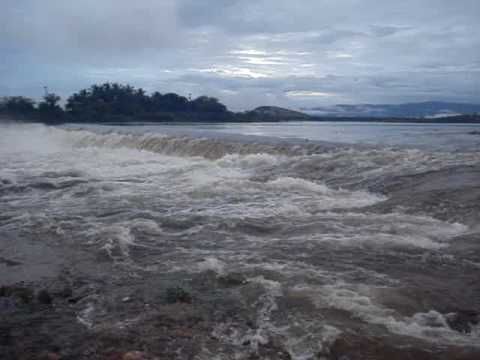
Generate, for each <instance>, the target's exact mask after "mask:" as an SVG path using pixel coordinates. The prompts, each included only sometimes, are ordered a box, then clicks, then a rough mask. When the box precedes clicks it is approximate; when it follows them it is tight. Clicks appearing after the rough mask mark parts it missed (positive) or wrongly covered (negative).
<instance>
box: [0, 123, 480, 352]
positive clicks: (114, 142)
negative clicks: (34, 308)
mask: <svg viewBox="0 0 480 360" xmlns="http://www.w3.org/2000/svg"><path fill="white" fill-rule="evenodd" d="M242 126H243V127H242ZM242 126H237V125H231V126H229V125H222V126H218V125H212V126H203V127H202V126H197V127H196V126H194V125H192V126H185V127H176V126H173V125H165V126H162V125H148V126H115V125H107V126H99V125H89V126H86V125H85V126H81V125H68V126H57V127H54V126H45V125H40V124H15V123H10V124H4V125H1V126H0V280H1V283H0V285H9V286H10V285H12V284H18V283H20V282H22V281H23V282H24V284H28V286H31V287H33V288H35V289H40V288H41V289H47V290H48V291H49V292H50V293H52V294H55V293H60V292H61V291H62V289H65V288H68V289H69V294H67V295H66V296H65V297H60V296H58V297H54V299H53V303H54V305H55V307H54V308H53V310H52V309H50V310H42V311H44V312H42V314H43V315H41V316H45V318H42V319H43V320H42V321H43V324H44V325H42V326H43V328H42V329H48V331H47V330H45V331H43V333H42V334H43V335H42V336H43V337H42V338H41V339H42V340H41V341H42V342H43V343H46V344H51V345H52V346H55V347H58V348H61V349H65V348H68V349H69V350H68V351H70V352H69V353H68V354H69V355H70V356H72V357H74V358H75V356H77V355H78V354H84V353H85V351H86V350H85V349H87V348H88V349H90V350H91V349H94V350H91V351H93V352H92V353H91V355H90V356H91V357H90V358H97V357H96V356H98V358H104V357H103V356H106V355H105V354H106V353H107V352H108V351H110V350H108V349H110V348H122V349H124V350H132V349H143V350H144V351H147V352H150V353H152V354H157V355H158V356H159V357H160V358H162V359H163V358H166V359H170V358H172V359H177V358H178V359H254V358H259V359H264V358H265V359H267V358H268V359H305V360H306V359H321V358H324V359H340V358H341V356H347V357H346V358H348V359H357V358H358V359H375V358H383V357H386V356H388V357H390V358H392V359H396V357H395V356H400V357H398V358H399V359H400V358H404V359H408V358H422V359H449V358H452V356H453V355H452V354H455V356H458V357H457V358H458V359H474V358H477V356H480V326H479V324H478V321H479V315H478V314H479V313H480V283H479V281H478V279H480V251H479V250H480V152H479V151H478V150H479V149H480V147H479V145H480V141H479V138H478V137H475V136H474V135H468V134H467V133H468V130H469V129H468V128H462V127H448V126H443V127H441V128H440V130H439V129H436V128H434V129H433V130H432V129H429V130H428V131H430V133H429V134H430V135H428V133H427V130H426V129H425V128H418V127H415V126H413V125H404V128H402V136H398V132H395V128H390V129H385V128H382V129H381V133H380V134H379V135H378V136H377V135H370V136H369V135H368V131H371V132H372V133H374V134H378V133H376V131H378V128H375V127H374V126H373V125H372V126H370V127H368V126H367V127H363V128H361V131H360V132H358V131H353V132H351V133H349V134H346V133H345V132H344V131H345V130H344V128H342V124H338V125H333V124H331V125H329V126H330V127H329V128H324V130H325V131H324V132H320V133H319V135H318V136H311V135H309V134H312V131H315V129H314V128H313V127H314V125H309V124H303V125H302V124H300V125H299V124H296V125H286V124H270V125H268V126H267V125H248V126H246V125H242ZM289 126H290V127H289ZM292 126H295V128H293V132H292ZM335 127H336V128H335ZM332 129H333V130H332ZM335 129H336V130H335ZM317 130H318V129H317ZM325 134H327V135H328V137H325V136H326V135H325ZM449 134H450V135H449ZM452 134H453V135H452ZM343 135H345V136H343ZM347 135H348V136H347ZM428 136H430V137H429V138H428ZM376 138H379V139H381V140H382V141H374V140H375V139H376ZM425 139H427V140H428V141H426V140H425ZM172 289H175V290H174V291H177V293H181V294H183V293H186V294H188V296H183V297H182V296H177V295H178V294H177V295H175V296H177V298H174V299H173V301H172V299H171V296H170V295H171V293H172ZM169 294H170V295H169ZM169 296H170V297H169ZM1 299H2V298H1V297H0V300H1ZM72 299H73V300H72ZM0 309H1V310H3V311H2V316H4V318H3V321H4V324H7V323H9V321H11V322H12V324H14V325H11V326H13V327H12V328H15V329H16V330H15V331H17V332H18V331H23V330H21V329H23V328H24V327H29V328H30V327H31V328H33V329H35V326H37V325H32V324H33V322H32V323H30V321H31V319H32V318H31V316H32V315H31V313H30V312H29V313H28V314H27V313H25V312H22V310H21V307H18V306H17V305H12V304H10V303H8V304H7V302H6V300H5V301H3V300H2V301H0ZM45 314H47V315H45ZM36 316H40V315H38V314H37V315H36ZM20 328H21V329H20ZM19 329H20V330H19ZM0 330H1V329H0ZM12 331H13V330H12ZM35 331H36V330H35ZM59 334H61V336H60V335H59ZM23 336H24V338H25V339H30V340H25V341H31V343H29V344H30V346H31V347H33V348H35V346H37V345H35V344H37V341H40V340H39V339H38V338H36V336H40V335H31V334H30V335H25V334H24V335H23ZM4 343H5V344H6V342H4ZM5 344H2V346H3V347H0V349H3V350H4V351H10V352H11V353H9V354H13V353H14V352H15V351H17V350H15V349H16V348H15V346H20V345H18V344H17V345H12V344H10V343H8V344H7V345H5ZM32 344H33V345H32ZM66 344H68V346H67V345H66ZM42 346H44V345H42ZM12 349H13V350H12ZM90 350H89V351H90ZM65 351H67V350H65ZM372 354H373V355H372ZM375 354H376V355H375ZM12 356H13V355H12ZM355 356H357V357H355ZM422 356H423V357H422ZM462 356H463V357H462Z"/></svg>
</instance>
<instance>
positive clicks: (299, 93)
mask: <svg viewBox="0 0 480 360" xmlns="http://www.w3.org/2000/svg"><path fill="white" fill-rule="evenodd" d="M287 96H289V97H300V98H302V97H303V98H306V97H332V96H335V94H332V93H327V92H321V91H307V90H295V91H288V92H287Z"/></svg>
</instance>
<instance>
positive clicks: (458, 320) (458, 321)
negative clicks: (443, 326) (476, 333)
mask: <svg viewBox="0 0 480 360" xmlns="http://www.w3.org/2000/svg"><path fill="white" fill-rule="evenodd" d="M446 318H447V323H448V326H450V328H451V329H453V330H455V331H458V332H460V333H464V334H469V333H471V332H472V327H473V326H475V325H478V324H479V323H480V313H478V312H477V311H474V310H459V311H457V312H454V313H450V314H448V315H447V316H446Z"/></svg>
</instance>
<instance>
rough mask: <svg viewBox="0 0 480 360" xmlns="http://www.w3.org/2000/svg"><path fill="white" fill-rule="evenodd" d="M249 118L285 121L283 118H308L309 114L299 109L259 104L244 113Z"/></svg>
mask: <svg viewBox="0 0 480 360" xmlns="http://www.w3.org/2000/svg"><path fill="white" fill-rule="evenodd" d="M244 116H246V117H247V118H248V119H250V120H252V119H253V120H257V119H258V120H264V121H272V120H275V121H285V120H308V119H310V116H309V115H307V114H305V113H302V112H300V111H294V110H289V109H285V108H281V107H277V106H260V107H258V108H256V109H254V110H251V111H247V112H246V113H244Z"/></svg>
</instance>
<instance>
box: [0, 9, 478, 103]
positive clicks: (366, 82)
mask: <svg viewBox="0 0 480 360" xmlns="http://www.w3.org/2000/svg"><path fill="white" fill-rule="evenodd" d="M479 20H480V1H479V0H401V1H400V0H382V1H380V0H295V1H291V0H136V1H131V0H128V1H127V0H82V1H65V0H2V1H1V2H0V96H13V95H25V96H30V97H33V98H39V97H41V96H42V94H43V91H44V89H43V87H44V86H48V89H49V90H50V91H52V92H55V93H58V94H59V95H61V96H63V97H64V98H65V97H68V96H69V95H70V94H72V93H73V92H76V91H78V90H80V89H83V88H86V87H89V86H90V85H92V84H94V83H103V82H107V81H109V82H121V83H129V84H131V85H134V86H136V87H142V88H144V89H145V90H147V91H149V92H152V91H159V92H161V93H167V92H177V93H179V94H182V95H185V96H188V94H192V97H196V96H199V95H203V94H205V95H210V96H215V97H217V98H219V99H220V101H222V102H223V103H225V104H226V105H227V106H228V107H229V108H230V109H232V110H246V109H251V108H254V107H256V106H260V105H276V106H284V107H289V108H295V109H300V108H309V107H315V106H325V105H333V104H357V103H374V104H381V103H402V102H417V101H431V100H438V101H455V102H473V103H480V36H479V34H480V21H479Z"/></svg>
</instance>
